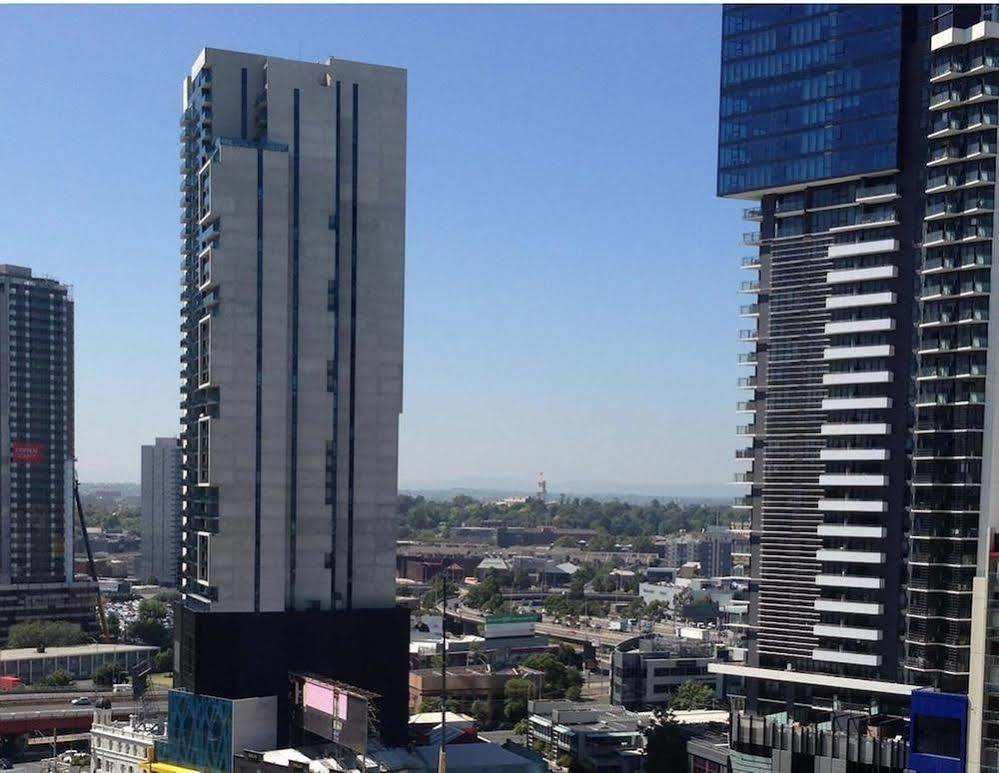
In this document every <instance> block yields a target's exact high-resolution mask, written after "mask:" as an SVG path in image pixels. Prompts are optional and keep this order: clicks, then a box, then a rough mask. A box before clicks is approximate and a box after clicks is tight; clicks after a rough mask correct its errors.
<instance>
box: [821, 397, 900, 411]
mask: <svg viewBox="0 0 999 773" xmlns="http://www.w3.org/2000/svg"><path fill="white" fill-rule="evenodd" d="M875 408H891V398H890V397H829V398H826V399H825V400H823V401H822V410H824V411H852V410H856V411H862V410H868V409H875Z"/></svg>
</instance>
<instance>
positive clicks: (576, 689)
mask: <svg viewBox="0 0 999 773" xmlns="http://www.w3.org/2000/svg"><path fill="white" fill-rule="evenodd" d="M582 697H583V688H582V687H580V686H579V685H578V684H574V685H570V686H569V687H566V688H565V699H566V700H567V701H578V700H579V699H580V698H582Z"/></svg>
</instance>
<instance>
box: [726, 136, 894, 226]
mask: <svg viewBox="0 0 999 773" xmlns="http://www.w3.org/2000/svg"><path fill="white" fill-rule="evenodd" d="M897 158H898V152H897V146H896V143H895V138H894V136H893V137H892V139H891V141H889V142H885V143H884V144H881V145H874V146H871V147H855V148H849V149H845V150H838V151H826V152H824V153H822V154H818V155H813V156H805V157H803V158H801V157H799V158H783V159H778V160H775V161H773V162H770V163H756V160H755V159H754V163H753V164H752V165H747V166H744V167H741V168H719V170H718V192H719V194H720V195H722V196H724V195H727V194H730V193H739V192H743V191H754V190H765V189H768V188H777V187H781V186H784V185H794V184H798V183H804V182H809V181H812V180H821V179H824V178H830V177H848V176H851V175H859V174H864V173H867V172H873V171H877V170H878V169H891V168H894V167H895V166H896V163H897ZM849 240H852V237H844V239H843V241H849Z"/></svg>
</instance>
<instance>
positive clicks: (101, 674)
mask: <svg viewBox="0 0 999 773" xmlns="http://www.w3.org/2000/svg"><path fill="white" fill-rule="evenodd" d="M127 676H128V672H127V671H126V670H125V668H124V666H122V665H121V664H120V663H104V664H103V665H101V666H100V667H99V668H98V669H97V670H96V671H95V672H94V684H100V685H104V686H105V687H110V686H111V685H113V684H120V683H121V682H123V681H124V680H125V678H126V677H127Z"/></svg>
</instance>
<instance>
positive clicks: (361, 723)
mask: <svg viewBox="0 0 999 773" xmlns="http://www.w3.org/2000/svg"><path fill="white" fill-rule="evenodd" d="M291 677H292V682H293V683H294V685H295V690H294V693H295V701H296V703H298V705H299V706H300V707H301V718H302V728H303V729H304V730H307V731H308V732H310V733H313V734H315V735H317V736H319V737H320V738H325V739H326V740H328V741H332V742H333V743H335V744H339V745H340V746H343V747H346V748H347V749H350V750H351V751H354V752H359V753H361V754H364V753H366V752H367V749H368V712H369V705H368V704H369V703H370V699H372V698H374V697H375V696H374V694H372V693H367V692H366V691H364V690H360V689H357V688H353V687H351V686H350V685H346V684H341V683H340V682H336V681H334V680H332V679H325V678H323V677H320V676H309V675H305V674H291Z"/></svg>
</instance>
